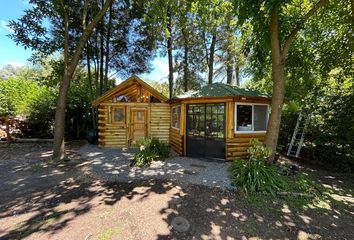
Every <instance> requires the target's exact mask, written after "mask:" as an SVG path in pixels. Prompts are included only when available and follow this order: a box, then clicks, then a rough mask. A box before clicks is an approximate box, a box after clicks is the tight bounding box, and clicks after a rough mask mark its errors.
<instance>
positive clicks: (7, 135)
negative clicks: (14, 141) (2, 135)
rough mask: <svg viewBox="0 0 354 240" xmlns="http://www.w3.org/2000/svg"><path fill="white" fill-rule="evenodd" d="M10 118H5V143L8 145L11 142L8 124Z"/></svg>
mask: <svg viewBox="0 0 354 240" xmlns="http://www.w3.org/2000/svg"><path fill="white" fill-rule="evenodd" d="M9 120H10V118H9V116H5V126H6V129H5V132H6V143H7V144H8V145H9V144H10V142H11V135H10V122H9Z"/></svg>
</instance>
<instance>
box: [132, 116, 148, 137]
mask: <svg viewBox="0 0 354 240" xmlns="http://www.w3.org/2000/svg"><path fill="white" fill-rule="evenodd" d="M130 116H131V129H130V132H131V142H132V144H139V142H140V140H142V139H143V138H144V137H146V134H147V110H146V109H132V110H131V115H130Z"/></svg>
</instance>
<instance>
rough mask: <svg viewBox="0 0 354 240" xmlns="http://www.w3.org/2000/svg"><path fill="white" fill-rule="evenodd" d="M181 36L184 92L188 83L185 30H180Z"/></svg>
mask: <svg viewBox="0 0 354 240" xmlns="http://www.w3.org/2000/svg"><path fill="white" fill-rule="evenodd" d="M182 34H183V43H184V55H183V73H184V75H183V87H184V92H187V91H188V81H189V64H188V55H189V46H188V36H187V33H186V31H185V29H182Z"/></svg>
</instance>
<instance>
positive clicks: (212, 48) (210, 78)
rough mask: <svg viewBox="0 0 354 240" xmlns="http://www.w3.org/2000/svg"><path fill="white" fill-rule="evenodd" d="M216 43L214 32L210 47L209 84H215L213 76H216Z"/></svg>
mask: <svg viewBox="0 0 354 240" xmlns="http://www.w3.org/2000/svg"><path fill="white" fill-rule="evenodd" d="M215 45H216V34H215V33H213V36H212V38H211V43H210V48H209V63H208V68H209V74H208V84H209V85H210V84H213V76H214V55H215Z"/></svg>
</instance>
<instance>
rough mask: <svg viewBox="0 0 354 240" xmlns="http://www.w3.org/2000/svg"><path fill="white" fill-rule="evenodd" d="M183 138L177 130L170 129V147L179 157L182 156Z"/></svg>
mask: <svg viewBox="0 0 354 240" xmlns="http://www.w3.org/2000/svg"><path fill="white" fill-rule="evenodd" d="M183 138H184V136H181V135H180V133H179V130H178V129H175V128H171V129H170V146H171V148H172V149H173V150H174V151H175V152H176V153H178V154H179V155H184V152H183Z"/></svg>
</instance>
